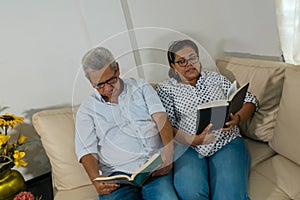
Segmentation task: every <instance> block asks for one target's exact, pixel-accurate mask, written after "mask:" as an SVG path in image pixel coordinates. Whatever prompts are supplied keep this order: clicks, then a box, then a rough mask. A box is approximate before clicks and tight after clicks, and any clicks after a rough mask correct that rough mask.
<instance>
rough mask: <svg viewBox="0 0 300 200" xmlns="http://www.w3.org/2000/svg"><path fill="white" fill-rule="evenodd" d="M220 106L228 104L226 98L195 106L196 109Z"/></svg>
mask: <svg viewBox="0 0 300 200" xmlns="http://www.w3.org/2000/svg"><path fill="white" fill-rule="evenodd" d="M220 106H228V101H227V100H216V101H211V102H208V103H204V104H201V105H199V106H198V107H197V109H198V110H201V109H206V108H211V107H220Z"/></svg>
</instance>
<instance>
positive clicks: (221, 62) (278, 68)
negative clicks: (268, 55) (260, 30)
mask: <svg viewBox="0 0 300 200" xmlns="http://www.w3.org/2000/svg"><path fill="white" fill-rule="evenodd" d="M287 66H288V64H285V63H281V62H273V61H266V60H257V59H247V58H235V57H227V58H224V59H218V60H217V67H218V69H219V71H220V73H221V74H223V75H225V76H226V77H228V78H229V79H230V80H231V81H233V80H237V82H238V83H239V84H240V85H242V84H244V83H247V82H250V86H249V91H250V92H251V93H252V94H254V95H255V96H256V97H257V99H258V100H259V104H260V108H259V110H258V112H255V114H254V116H253V117H252V118H251V119H250V120H248V121H247V122H246V123H244V124H243V125H242V126H241V131H242V134H243V135H245V136H247V137H249V138H252V139H255V140H260V141H264V142H268V141H271V139H272V137H273V133H274V126H275V122H276V117H277V113H278V106H279V102H280V98H281V93H282V86H283V81H284V70H285V67H287Z"/></svg>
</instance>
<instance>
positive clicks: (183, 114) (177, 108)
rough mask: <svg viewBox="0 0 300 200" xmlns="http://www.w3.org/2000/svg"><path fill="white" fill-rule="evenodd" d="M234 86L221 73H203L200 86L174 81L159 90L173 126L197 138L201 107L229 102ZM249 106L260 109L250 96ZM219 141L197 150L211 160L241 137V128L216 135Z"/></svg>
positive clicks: (247, 99) (236, 127) (218, 131)
mask: <svg viewBox="0 0 300 200" xmlns="http://www.w3.org/2000/svg"><path fill="white" fill-rule="evenodd" d="M230 85H231V82H230V81H229V80H228V79H227V78H226V77H224V76H222V75H221V74H219V73H217V72H201V76H200V78H199V79H198V81H197V83H196V86H192V85H188V84H182V83H179V82H178V81H177V80H175V79H174V78H170V79H168V80H165V81H163V82H161V83H159V84H158V85H157V87H156V90H157V93H158V95H159V97H160V98H161V101H162V103H163V105H164V107H165V108H166V110H167V113H168V115H169V118H170V122H171V124H172V126H174V127H176V128H177V129H178V130H181V131H183V132H185V133H188V134H196V129H197V127H196V120H197V107H198V105H200V104H203V103H207V102H210V101H214V100H220V99H224V98H226V94H227V91H228V89H229V88H230ZM244 101H245V102H252V103H254V104H255V105H256V108H258V101H257V99H256V98H255V97H254V96H253V95H252V94H250V93H247V94H246V97H245V100H244ZM213 132H214V133H215V137H216V139H217V140H216V141H215V142H213V143H210V144H206V145H198V146H193V148H194V149H195V150H196V151H197V152H198V153H200V154H201V155H202V156H211V155H213V154H214V153H215V152H216V151H218V150H219V149H221V148H222V147H223V146H224V145H226V144H227V143H229V142H230V141H232V140H233V139H234V138H236V137H238V136H240V130H239V128H238V126H235V127H234V128H233V129H232V130H230V131H220V130H216V131H213Z"/></svg>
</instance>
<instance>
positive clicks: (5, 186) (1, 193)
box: [0, 156, 26, 200]
mask: <svg viewBox="0 0 300 200" xmlns="http://www.w3.org/2000/svg"><path fill="white" fill-rule="evenodd" d="M12 166H13V161H12V159H11V158H9V157H7V156H0V199H1V200H13V198H14V197H15V195H17V194H18V193H19V192H21V191H24V190H26V184H25V180H24V178H23V176H22V174H21V173H20V172H19V171H17V170H14V169H11V168H12Z"/></svg>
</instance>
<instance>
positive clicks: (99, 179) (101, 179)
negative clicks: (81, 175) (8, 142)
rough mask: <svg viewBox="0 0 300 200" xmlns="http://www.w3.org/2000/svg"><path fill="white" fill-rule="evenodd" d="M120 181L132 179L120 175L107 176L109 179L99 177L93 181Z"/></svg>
mask: <svg viewBox="0 0 300 200" xmlns="http://www.w3.org/2000/svg"><path fill="white" fill-rule="evenodd" d="M118 179H126V180H131V177H129V176H127V175H125V174H120V175H115V176H107V177H103V176H99V177H97V178H95V179H94V180H93V181H115V180H118Z"/></svg>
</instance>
